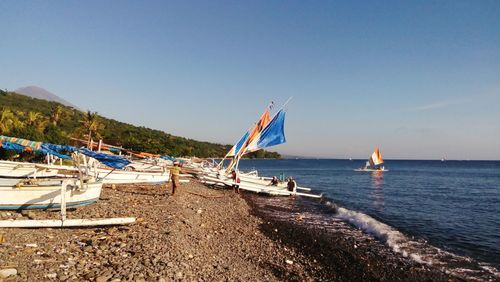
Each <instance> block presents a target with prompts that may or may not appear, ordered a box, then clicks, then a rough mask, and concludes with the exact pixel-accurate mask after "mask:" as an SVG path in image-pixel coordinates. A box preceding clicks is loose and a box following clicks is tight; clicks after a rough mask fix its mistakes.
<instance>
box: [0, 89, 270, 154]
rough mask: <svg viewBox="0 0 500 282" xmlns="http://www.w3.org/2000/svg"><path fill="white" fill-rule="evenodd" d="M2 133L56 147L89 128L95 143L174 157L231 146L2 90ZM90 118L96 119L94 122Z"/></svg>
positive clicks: (84, 135) (220, 151) (217, 151)
mask: <svg viewBox="0 0 500 282" xmlns="http://www.w3.org/2000/svg"><path fill="white" fill-rule="evenodd" d="M0 111H1V112H0V134H3V135H7V136H15V137H19V138H25V139H30V140H36V141H43V142H49V143H55V144H70V138H72V137H73V138H80V139H87V138H88V133H89V126H91V127H92V128H93V129H94V130H93V132H92V137H93V139H94V140H98V139H100V138H102V140H103V141H104V142H105V143H107V144H111V145H115V146H121V147H123V148H125V149H128V150H132V151H140V152H148V153H153V154H167V155H171V156H178V157H179V156H197V157H202V158H208V157H213V158H217V157H223V156H224V155H225V154H226V152H227V151H228V150H229V149H230V148H231V145H222V144H215V143H209V142H202V141H196V140H192V139H187V138H183V137H179V136H173V135H171V134H168V133H166V132H163V131H160V130H155V129H150V128H146V127H142V126H140V127H139V126H134V125H131V124H127V123H123V122H119V121H116V120H113V119H108V118H105V117H103V116H100V115H97V114H95V115H91V113H90V112H89V113H84V112H81V111H79V110H76V109H74V108H71V107H67V106H64V105H62V104H59V103H57V102H49V101H45V100H40V99H36V98H31V97H28V96H24V95H20V94H17V93H14V92H5V91H2V90H0ZM90 116H93V120H90V121H89V120H88V119H91V117H90ZM248 157H249V158H279V157H280V155H279V154H278V153H274V152H267V151H262V150H261V151H258V152H255V153H252V154H250V155H248Z"/></svg>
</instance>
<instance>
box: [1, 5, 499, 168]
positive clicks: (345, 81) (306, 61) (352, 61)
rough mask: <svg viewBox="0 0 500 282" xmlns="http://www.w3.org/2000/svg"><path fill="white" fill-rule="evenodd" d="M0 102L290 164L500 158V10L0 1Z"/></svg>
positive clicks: (487, 7)
mask: <svg viewBox="0 0 500 282" xmlns="http://www.w3.org/2000/svg"><path fill="white" fill-rule="evenodd" d="M0 34H1V35H2V40H1V42H0V88H2V89H5V88H6V89H9V90H13V89H16V88H19V87H22V86H28V85H36V86H40V87H43V88H45V89H47V90H49V91H51V92H53V93H55V94H57V95H59V96H60V97H62V98H64V99H66V100H68V101H70V102H72V103H73V104H76V105H77V106H79V107H80V108H82V109H90V110H93V111H97V112H99V114H101V115H104V116H106V117H110V118H114V119H117V120H120V121H125V122H129V123H132V124H136V125H144V126H147V127H151V128H156V129H161V130H165V131H167V132H169V133H172V134H175V135H181V136H186V137H190V138H194V139H199V140H207V141H214V142H221V143H234V142H236V141H237V139H238V138H239V137H240V136H241V135H242V134H243V132H244V130H245V129H246V128H248V127H249V126H250V124H251V123H252V122H254V121H255V119H256V118H257V117H258V116H259V115H260V114H261V112H262V110H263V109H264V108H265V107H266V105H267V104H268V103H269V101H271V100H274V101H275V102H276V103H282V102H284V101H285V100H286V99H287V98H288V97H289V96H293V97H294V98H293V100H292V102H291V103H290V104H289V106H288V115H287V124H286V132H287V138H288V143H287V144H285V145H281V146H279V147H276V148H275V149H276V150H277V151H279V152H281V153H285V154H293V155H306V156H318V157H339V158H343V157H353V158H366V157H368V155H369V154H370V153H371V152H372V151H373V149H374V147H375V146H380V148H381V152H382V154H383V156H384V157H385V158H424V159H439V158H441V157H443V156H446V157H447V158H449V159H500V1H472V0H471V1H456V0H453V1H343V2H340V1H178V2H171V1H0Z"/></svg>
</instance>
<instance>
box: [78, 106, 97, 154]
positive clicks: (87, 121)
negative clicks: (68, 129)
mask: <svg viewBox="0 0 500 282" xmlns="http://www.w3.org/2000/svg"><path fill="white" fill-rule="evenodd" d="M80 122H81V123H82V126H83V128H84V129H85V130H86V131H87V132H88V140H87V141H88V142H87V144H88V146H90V142H91V141H92V133H96V134H98V133H97V130H99V129H101V128H102V126H101V124H100V123H99V117H98V115H97V112H91V111H87V114H85V116H84V117H83V120H81V121H80Z"/></svg>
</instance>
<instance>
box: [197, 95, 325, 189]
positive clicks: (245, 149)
mask: <svg viewBox="0 0 500 282" xmlns="http://www.w3.org/2000/svg"><path fill="white" fill-rule="evenodd" d="M287 103H288V102H287ZM285 105H286V103H285ZM284 123H285V111H284V110H283V108H282V109H280V110H279V111H277V113H276V114H275V115H274V117H273V118H271V116H270V114H269V110H268V109H266V110H265V111H264V113H263V114H262V115H261V117H260V119H259V120H258V121H257V123H256V124H255V126H253V127H252V128H250V129H249V130H248V131H247V132H246V133H245V134H244V135H243V137H242V138H241V139H240V140H239V141H238V142H237V143H236V144H235V145H234V146H233V147H232V148H231V150H229V152H228V153H227V154H226V156H225V157H224V159H223V160H222V161H221V162H220V163H219V164H218V165H217V167H210V166H208V167H206V166H205V165H204V164H199V165H194V164H192V165H191V167H190V170H191V171H193V172H195V173H196V174H197V175H198V178H199V179H200V180H201V181H202V182H203V183H205V184H207V185H217V186H222V187H238V188H239V189H240V190H246V191H251V192H255V193H262V194H267V195H273V196H294V195H297V196H304V197H312V198H321V197H322V195H315V194H310V193H304V192H297V191H296V190H303V191H310V190H311V189H310V188H305V187H296V189H294V191H289V190H288V187H287V183H283V182H282V183H278V184H277V185H270V184H271V179H270V178H262V177H259V176H258V173H257V172H250V173H243V172H240V171H239V170H238V164H239V161H240V159H241V157H242V156H243V155H245V154H247V153H251V152H255V151H257V150H260V149H264V148H267V147H271V146H275V145H279V144H282V143H285V142H286V138H285V131H284V128H285V127H284ZM227 158H231V162H230V164H229V165H228V167H227V168H224V160H225V159H227ZM232 174H236V177H234V175H233V176H232V177H229V175H232ZM236 180H238V181H236Z"/></svg>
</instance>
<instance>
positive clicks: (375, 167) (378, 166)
mask: <svg viewBox="0 0 500 282" xmlns="http://www.w3.org/2000/svg"><path fill="white" fill-rule="evenodd" d="M354 171H368V172H372V171H389V170H388V169H386V168H385V167H384V160H383V159H382V155H381V154H380V150H379V148H378V147H377V148H375V151H374V152H373V153H372V154H371V156H370V157H369V158H368V161H366V164H365V166H364V167H361V168H358V169H355V170H354Z"/></svg>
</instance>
